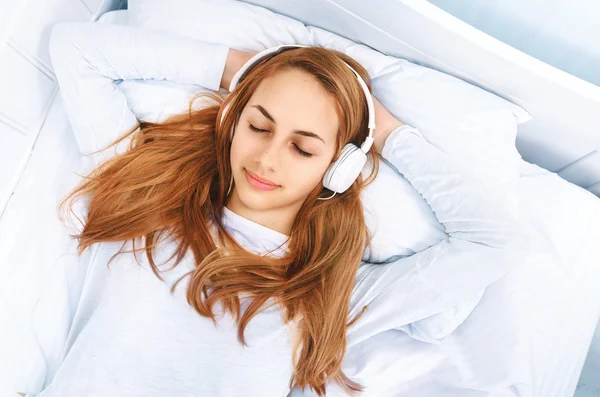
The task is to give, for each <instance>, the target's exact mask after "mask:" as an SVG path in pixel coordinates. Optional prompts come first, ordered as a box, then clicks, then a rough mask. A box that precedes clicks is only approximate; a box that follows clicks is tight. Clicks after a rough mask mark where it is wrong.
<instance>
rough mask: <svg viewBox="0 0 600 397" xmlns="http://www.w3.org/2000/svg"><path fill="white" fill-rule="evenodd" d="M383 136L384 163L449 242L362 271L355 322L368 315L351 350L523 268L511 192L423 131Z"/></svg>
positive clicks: (352, 336) (356, 327) (406, 129)
mask: <svg viewBox="0 0 600 397" xmlns="http://www.w3.org/2000/svg"><path fill="white" fill-rule="evenodd" d="M381 136H383V139H382V138H381ZM381 136H380V137H379V139H380V140H379V142H383V143H384V145H383V147H382V149H381V153H382V156H383V157H384V158H385V159H386V160H388V161H389V162H390V163H391V164H392V165H393V166H394V167H395V168H396V169H397V171H398V172H400V173H401V174H402V175H404V176H405V177H406V179H407V180H408V181H409V182H410V183H411V184H412V185H413V186H414V188H415V189H416V190H417V191H418V192H419V193H420V194H421V195H422V196H423V198H424V199H425V201H426V202H427V203H428V204H429V206H430V207H431V208H432V210H433V212H434V213H435V215H436V217H437V219H438V220H439V222H440V223H441V224H442V225H443V226H444V227H445V229H446V233H447V235H448V239H447V240H445V241H442V242H441V243H439V244H437V245H435V246H433V247H430V248H429V249H427V250H425V251H423V252H420V253H417V254H415V255H412V256H410V257H406V258H402V259H400V260H398V261H396V262H393V263H390V264H386V265H370V264H364V265H362V266H361V267H360V269H359V274H358V276H357V280H356V286H355V289H354V292H353V296H352V301H351V308H350V309H351V311H350V319H352V318H354V316H355V315H356V314H358V313H359V312H360V311H361V310H362V309H363V307H364V306H368V308H367V310H366V312H365V313H364V314H363V315H362V317H361V318H360V319H358V320H357V321H356V322H355V323H354V324H353V325H352V326H351V327H350V328H349V330H348V337H349V338H348V344H349V346H350V345H353V344H355V343H358V342H360V341H361V340H364V339H366V338H368V337H369V336H372V335H374V334H376V333H378V332H382V331H385V330H389V329H400V328H402V327H405V326H406V325H408V324H411V323H414V322H416V321H419V320H422V319H424V318H427V317H430V316H432V315H435V314H437V313H439V312H440V311H443V310H446V309H451V308H452V307H454V306H455V305H457V304H459V303H461V302H462V301H463V300H464V299H472V298H473V296H476V295H478V294H481V292H482V291H483V290H484V289H485V288H486V287H487V286H488V285H490V284H491V283H493V282H495V281H496V280H498V279H499V278H501V277H502V276H504V275H505V274H506V272H507V271H508V269H509V268H510V266H511V265H512V264H513V263H514V262H515V261H514V257H513V251H512V250H511V247H512V243H513V241H514V236H515V232H516V228H517V220H516V219H514V217H513V216H512V214H511V212H510V211H509V206H508V199H507V195H506V193H505V192H503V191H501V190H500V189H496V188H492V187H489V186H487V185H484V184H482V183H481V182H479V180H478V179H476V178H474V177H473V176H471V173H470V171H469V169H465V168H463V167H461V166H460V165H459V163H457V162H456V161H453V158H452V156H449V155H447V154H446V153H444V152H443V151H442V150H440V149H439V148H437V147H436V146H434V145H432V144H431V143H429V142H428V141H427V139H426V138H425V137H423V135H422V134H421V133H420V132H419V131H418V130H417V129H415V128H412V127H410V126H408V125H402V124H400V126H398V127H397V128H395V129H394V130H392V131H391V132H390V133H382V134H381ZM378 147H381V146H378ZM474 166H476V165H474Z"/></svg>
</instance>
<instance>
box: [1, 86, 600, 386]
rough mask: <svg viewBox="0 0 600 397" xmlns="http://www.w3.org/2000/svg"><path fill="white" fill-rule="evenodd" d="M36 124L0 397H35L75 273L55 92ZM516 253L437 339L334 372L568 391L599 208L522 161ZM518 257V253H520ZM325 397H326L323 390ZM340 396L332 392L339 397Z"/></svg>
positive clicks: (589, 311)
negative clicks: (25, 395) (64, 210)
mask: <svg viewBox="0 0 600 397" xmlns="http://www.w3.org/2000/svg"><path fill="white" fill-rule="evenodd" d="M45 125H46V126H47V127H45V128H43V129H42V131H41V132H40V135H39V138H38V141H37V143H36V146H35V148H34V150H33V152H32V156H31V158H30V160H29V162H28V163H27V167H26V169H25V171H24V173H23V175H22V177H21V179H20V181H19V183H18V184H17V186H16V188H15V190H14V194H13V197H12V198H11V200H10V201H9V203H8V206H7V207H6V209H5V212H4V214H3V216H2V218H0V236H2V239H0V271H1V274H2V277H0V300H1V301H2V302H7V303H8V304H7V305H3V306H2V307H0V324H3V325H4V324H9V326H8V327H3V328H4V330H3V331H4V332H3V335H2V336H3V338H0V356H2V357H9V359H4V360H0V374H2V375H1V376H0V395H9V396H10V395H14V393H15V392H16V391H23V390H26V391H29V392H36V391H39V390H40V389H42V388H43V387H44V386H45V385H46V384H48V383H49V382H50V381H51V379H52V376H53V374H54V371H55V370H56V368H57V367H58V365H59V364H60V354H61V353H62V347H63V346H62V342H61V341H63V340H64V339H65V337H66V333H67V331H68V329H69V322H70V319H71V315H72V313H71V312H70V311H69V310H68V309H64V310H58V309H57V308H59V307H64V308H68V307H69V305H68V304H65V303H68V302H70V296H69V294H70V292H72V286H73V285H76V284H77V282H78V281H79V280H80V279H81V277H83V273H82V272H81V271H80V270H81V263H80V262H79V261H78V260H77V258H76V256H75V252H76V247H75V244H74V241H73V240H72V239H71V238H70V237H69V230H68V229H66V228H65V227H64V226H63V225H62V224H61V223H60V222H59V220H58V219H57V217H56V205H57V203H58V200H59V199H60V198H61V197H62V196H64V194H65V193H67V192H68V191H69V190H70V189H71V188H72V187H73V186H74V184H75V183H76V182H77V180H78V178H77V175H76V174H75V173H76V172H77V171H78V170H79V167H80V160H79V157H78V154H77V153H78V151H77V146H76V142H75V139H74V136H73V133H72V131H71V129H70V126H69V123H68V120H67V116H66V114H65V112H64V109H63V107H62V103H61V98H60V96H59V95H57V96H55V98H54V102H53V104H52V107H51V109H50V112H49V115H48V119H47V122H46V123H45ZM518 186H519V189H518V190H519V199H520V204H521V219H522V233H523V240H522V242H523V249H524V250H525V251H524V255H523V258H522V262H521V263H520V266H519V267H518V268H517V269H516V270H515V271H514V272H512V273H510V274H509V275H508V276H506V277H505V278H503V279H502V280H500V281H499V282H497V283H495V284H494V285H492V286H491V287H489V288H488V289H487V290H486V292H485V294H484V297H483V299H482V301H481V302H480V304H479V305H478V306H477V308H476V309H475V310H474V312H473V313H472V314H471V315H470V316H469V318H467V320H466V321H465V322H464V323H463V324H462V325H461V326H460V327H459V328H458V329H457V330H456V331H455V332H454V333H453V334H452V335H450V336H449V337H447V338H446V339H445V340H444V341H443V343H441V344H439V345H433V344H426V343H423V342H419V341H416V340H414V339H411V338H409V337H408V336H407V335H406V334H404V333H402V332H401V331H388V332H385V333H382V334H380V335H378V336H377V337H374V338H371V339H369V340H367V341H365V342H363V343H361V344H359V345H357V346H355V347H353V348H352V349H351V350H349V351H348V354H347V359H346V361H345V363H346V364H345V370H346V371H347V372H348V374H353V375H354V376H355V377H356V380H357V381H359V382H363V383H365V384H367V385H368V389H367V393H366V394H365V395H370V396H411V397H413V396H441V397H446V396H461V397H470V396H543V397H553V396H556V397H559V396H560V397H564V396H568V395H572V394H573V392H574V390H575V387H576V383H577V379H578V378H579V373H580V372H581V368H582V366H583V363H584V360H585V356H586V353H587V351H588V348H589V345H590V342H591V338H592V335H593V331H594V327H595V324H596V322H597V319H598V316H599V315H600V291H599V290H598V289H597V288H596V287H595V285H594V284H595V282H597V280H598V279H599V278H600V253H598V250H597V249H596V244H597V243H596V242H597V241H600V200H598V198H597V197H595V196H593V195H592V194H591V193H589V192H587V191H585V190H584V189H581V188H579V187H577V186H575V185H573V184H571V183H569V182H566V181H565V180H563V179H561V178H560V177H558V176H557V175H556V174H554V173H550V172H548V171H546V170H543V169H541V168H540V167H537V166H535V165H532V164H529V163H527V162H525V161H523V162H522V175H521V178H520V179H519V182H518ZM525 253H526V254H525ZM331 395H336V393H335V391H334V390H332V391H331ZM339 395H341V394H339Z"/></svg>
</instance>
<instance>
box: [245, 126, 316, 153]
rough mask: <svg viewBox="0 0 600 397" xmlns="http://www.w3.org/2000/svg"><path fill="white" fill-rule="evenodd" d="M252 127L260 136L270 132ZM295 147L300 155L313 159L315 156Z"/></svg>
mask: <svg viewBox="0 0 600 397" xmlns="http://www.w3.org/2000/svg"><path fill="white" fill-rule="evenodd" d="M248 125H249V126H250V129H251V130H252V131H254V132H257V133H259V134H262V133H265V132H269V131H267V130H261V129H260V128H256V127H255V126H253V125H252V124H248ZM294 147H295V148H296V151H297V152H298V154H299V155H301V156H304V157H312V156H313V155H312V154H310V153H307V152H305V151H304V150H302V149H300V148H299V147H298V145H296V144H295V143H294Z"/></svg>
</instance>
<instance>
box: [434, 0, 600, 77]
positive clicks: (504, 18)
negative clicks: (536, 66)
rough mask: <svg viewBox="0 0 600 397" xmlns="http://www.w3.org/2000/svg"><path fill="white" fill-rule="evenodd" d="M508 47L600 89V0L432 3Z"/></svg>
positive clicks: (436, 0)
mask: <svg viewBox="0 0 600 397" xmlns="http://www.w3.org/2000/svg"><path fill="white" fill-rule="evenodd" d="M430 2H431V3H432V4H435V5H436V6H438V7H440V8H442V9H444V10H445V11H447V12H449V13H450V14H452V15H454V16H456V17H457V18H459V19H461V20H463V21H465V22H467V23H469V24H470V25H472V26H474V27H476V28H477V29H479V30H481V31H483V32H486V33H487V34H489V35H490V36H493V37H495V38H497V39H499V40H501V41H503V42H505V43H507V44H509V45H510V46H512V47H515V48H518V49H519V50H521V51H523V52H525V53H527V54H529V55H532V56H534V57H536V58H538V59H540V60H542V61H544V62H546V63H548V64H550V65H553V66H555V67H557V68H559V69H562V70H564V71H566V72H568V73H570V74H572V75H575V76H577V77H580V78H582V79H584V80H587V81H589V82H590V83H593V84H596V85H598V86H600V0H430Z"/></svg>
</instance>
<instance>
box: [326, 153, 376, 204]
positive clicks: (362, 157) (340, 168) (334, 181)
mask: <svg viewBox="0 0 600 397" xmlns="http://www.w3.org/2000/svg"><path fill="white" fill-rule="evenodd" d="M366 163H367V155H366V154H365V153H364V152H363V151H362V150H360V148H358V147H357V146H356V145H354V144H352V143H348V144H346V146H344V149H342V153H341V154H340V157H339V158H338V159H337V160H336V161H335V162H334V163H333V164H331V165H330V166H329V168H328V169H327V172H325V175H323V186H324V187H325V188H327V189H329V190H331V191H333V192H337V193H343V192H345V191H346V190H348V188H349V187H350V186H351V185H352V184H353V183H354V181H356V179H357V178H358V176H359V175H360V173H361V171H362V169H363V167H364V166H365V164H366Z"/></svg>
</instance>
